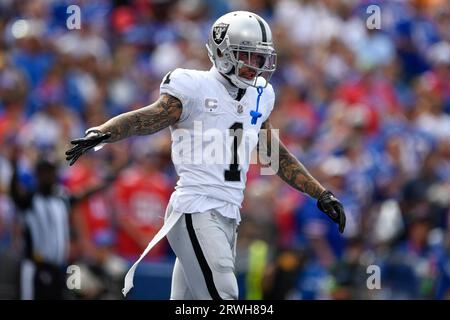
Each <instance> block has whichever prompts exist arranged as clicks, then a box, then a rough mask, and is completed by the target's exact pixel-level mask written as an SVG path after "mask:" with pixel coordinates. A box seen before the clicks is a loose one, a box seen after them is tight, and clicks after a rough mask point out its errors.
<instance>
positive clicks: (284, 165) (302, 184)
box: [261, 121, 325, 199]
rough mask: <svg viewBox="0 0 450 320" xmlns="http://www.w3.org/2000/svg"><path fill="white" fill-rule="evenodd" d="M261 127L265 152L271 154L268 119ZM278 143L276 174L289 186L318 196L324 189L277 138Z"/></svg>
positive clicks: (315, 196) (270, 127)
mask: <svg viewBox="0 0 450 320" xmlns="http://www.w3.org/2000/svg"><path fill="white" fill-rule="evenodd" d="M261 128H262V129H266V130H267V142H266V143H265V148H266V149H267V151H266V153H267V155H268V156H270V154H271V148H270V141H271V129H272V126H271V124H270V123H269V121H265V122H264V123H263V124H262V126H261ZM278 143H279V163H280V165H279V170H278V172H277V175H278V176H279V177H280V178H281V179H283V181H285V182H286V183H287V184H289V185H290V186H291V187H293V188H295V189H297V190H299V191H301V192H304V193H306V194H308V195H310V196H311V197H313V198H316V199H317V198H318V197H319V196H320V194H321V193H322V192H323V191H325V188H324V187H323V186H322V185H321V184H320V183H319V182H318V181H317V180H316V179H315V178H314V177H313V176H311V174H310V173H309V172H308V170H307V169H306V168H305V166H304V165H303V164H302V163H301V162H300V161H299V160H298V159H297V158H296V157H295V156H294V155H292V153H290V152H289V150H287V148H286V146H285V145H284V144H283V143H282V142H281V141H280V140H278Z"/></svg>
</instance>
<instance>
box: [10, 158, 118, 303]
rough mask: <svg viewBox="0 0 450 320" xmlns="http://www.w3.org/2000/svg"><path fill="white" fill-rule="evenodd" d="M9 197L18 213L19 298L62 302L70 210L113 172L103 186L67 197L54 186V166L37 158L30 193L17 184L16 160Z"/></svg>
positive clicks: (64, 287)
mask: <svg viewBox="0 0 450 320" xmlns="http://www.w3.org/2000/svg"><path fill="white" fill-rule="evenodd" d="M12 163H13V165H14V173H13V176H12V179H11V189H10V193H11V197H12V199H13V200H14V203H15V205H16V207H17V209H18V210H19V211H20V212H21V213H22V218H23V226H24V242H25V257H24V260H23V262H22V265H21V277H20V282H21V283H20V292H21V299H25V300H30V299H52V300H53V299H63V298H64V292H65V289H66V284H65V276H66V267H67V259H68V253H69V243H70V239H69V213H70V209H71V207H72V206H73V205H74V204H75V203H76V202H79V201H81V200H83V199H85V198H87V197H88V196H90V195H92V194H93V193H95V192H98V191H101V190H103V189H105V188H106V187H107V186H108V185H109V183H110V182H111V181H112V180H113V179H114V178H115V177H116V175H117V173H115V174H114V175H111V176H110V177H108V178H107V179H106V180H105V182H104V183H102V184H101V185H99V186H96V187H95V188H93V189H90V190H88V191H86V192H84V193H83V194H80V195H68V194H67V193H65V192H64V191H63V189H62V188H61V187H60V186H59V185H58V183H57V166H56V164H55V163H54V162H52V161H50V160H46V159H40V160H39V161H38V162H37V163H36V166H35V175H36V180H37V186H36V190H35V191H34V192H30V191H28V190H26V189H25V188H24V187H23V186H22V185H21V184H20V182H19V177H18V172H17V171H18V170H17V165H16V164H17V158H16V159H13V161H12Z"/></svg>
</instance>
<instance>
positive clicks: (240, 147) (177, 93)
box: [160, 67, 275, 222]
mask: <svg viewBox="0 0 450 320" xmlns="http://www.w3.org/2000/svg"><path fill="white" fill-rule="evenodd" d="M220 77H222V76H221V75H220V74H218V71H217V70H216V69H215V68H214V67H213V68H212V69H211V70H209V71H198V70H187V69H175V70H174V71H172V72H170V73H168V74H167V75H166V77H165V78H164V79H163V81H162V83H161V87H160V92H161V93H167V94H170V95H172V96H174V97H176V98H178V99H179V100H180V101H181V103H182V106H183V111H182V114H181V117H180V119H179V121H178V122H177V123H176V124H175V125H173V126H171V127H170V130H171V135H172V160H173V162H174V166H175V169H176V172H177V174H178V176H179V180H178V182H177V185H176V187H175V189H176V191H175V192H174V194H173V195H172V198H173V197H175V198H173V199H172V205H173V206H174V209H175V210H178V211H181V212H189V213H195V212H204V211H206V210H210V209H217V210H218V211H219V212H220V213H221V214H222V215H224V216H227V217H229V218H234V219H236V220H238V222H239V220H240V214H239V208H240V207H241V204H242V200H243V197H244V188H245V183H246V178H247V171H248V168H249V164H250V154H251V151H252V150H253V149H255V147H256V145H257V143H258V134H259V131H260V128H261V125H262V123H263V122H264V121H266V120H267V118H268V117H269V115H270V113H271V111H272V109H273V106H274V100H275V95H274V91H273V88H272V86H271V85H270V84H269V85H268V86H267V87H266V88H264V90H263V93H262V95H261V97H260V102H259V109H258V111H259V112H261V113H262V116H261V117H260V118H259V119H258V121H257V123H256V125H253V124H251V118H252V117H251V116H250V111H251V110H255V108H256V101H257V96H258V93H257V90H256V88H253V87H249V88H247V90H246V91H245V94H244V95H243V96H242V98H241V99H240V100H239V101H237V100H235V99H233V98H232V97H231V96H230V94H229V92H228V91H227V89H226V87H225V86H224V84H223V83H222V82H221V81H220V80H221V78H220ZM240 129H241V130H242V131H241V133H242V134H241V135H240V134H239V130H240ZM236 150H237V152H235V151H236Z"/></svg>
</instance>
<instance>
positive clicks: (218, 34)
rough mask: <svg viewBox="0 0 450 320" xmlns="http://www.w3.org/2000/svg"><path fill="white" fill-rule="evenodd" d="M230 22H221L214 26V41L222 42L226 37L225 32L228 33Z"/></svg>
mask: <svg viewBox="0 0 450 320" xmlns="http://www.w3.org/2000/svg"><path fill="white" fill-rule="evenodd" d="M228 26H229V24H227V23H219V24H217V25H216V26H214V29H213V34H214V42H215V43H217V44H221V43H222V41H223V39H224V38H225V34H226V33H227V30H228Z"/></svg>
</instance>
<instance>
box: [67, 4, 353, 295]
mask: <svg viewBox="0 0 450 320" xmlns="http://www.w3.org/2000/svg"><path fill="white" fill-rule="evenodd" d="M206 47H207V51H208V55H209V58H210V60H211V62H212V64H213V66H212V67H211V69H210V70H208V71H199V70H186V69H175V70H173V71H172V72H169V73H168V74H167V75H166V76H165V77H164V79H163V80H162V83H161V86H160V97H159V99H158V100H157V101H156V102H154V103H153V104H151V105H149V106H146V107H143V108H141V109H138V110H134V111H131V112H127V113H124V114H121V115H119V116H116V117H114V118H112V119H110V120H109V121H107V122H106V123H104V124H102V125H99V126H97V127H94V128H90V129H88V130H87V131H86V136H85V137H84V138H81V139H77V140H74V141H72V144H73V145H74V147H73V148H72V149H70V150H68V151H67V152H66V155H67V160H68V161H70V165H72V164H73V163H75V161H76V160H77V159H78V158H79V157H80V156H81V155H82V154H83V153H85V152H87V151H88V150H90V149H91V148H94V147H96V146H97V148H98V145H99V144H103V143H112V142H115V141H118V140H121V139H125V138H127V137H130V136H132V135H146V134H152V133H155V132H157V131H160V130H162V129H164V128H166V127H169V128H170V130H171V134H172V158H173V159H174V157H175V154H177V155H178V153H179V152H178V151H179V150H184V151H185V150H190V152H182V153H183V154H182V155H181V156H179V155H178V156H179V158H177V161H174V165H175V169H176V171H177V173H178V175H179V180H178V182H177V185H176V188H175V191H174V192H173V194H172V196H171V199H170V201H169V204H168V206H167V210H166V219H165V224H164V226H163V228H162V229H161V230H160V232H159V233H158V234H157V235H156V236H155V238H154V239H153V240H152V241H151V242H150V244H149V246H148V247H147V249H146V250H145V251H144V253H143V255H142V256H141V258H142V257H143V256H145V254H146V253H147V252H148V251H149V250H150V249H151V248H152V247H153V246H154V245H155V243H156V242H157V241H159V239H161V238H162V237H163V236H165V235H167V239H168V241H169V243H170V245H171V247H172V249H173V251H174V252H175V254H176V256H177V259H176V261H175V266H174V270H173V277H172V288H171V299H217V300H219V299H237V298H238V286H237V281H236V277H235V274H234V264H235V263H234V262H235V249H236V248H235V246H236V235H237V233H236V228H237V225H238V224H239V221H240V211H239V209H240V207H241V203H242V200H243V191H244V188H245V181H246V173H247V170H248V168H249V158H248V157H240V156H239V152H238V151H237V150H238V148H239V146H240V144H241V143H243V142H242V140H243V139H242V133H246V132H253V133H255V134H256V137H258V134H259V133H260V130H261V129H265V130H267V134H266V138H265V139H261V138H260V140H266V141H259V143H260V145H261V146H264V152H266V154H267V155H270V154H271V153H272V151H273V149H272V147H271V146H272V144H273V143H268V142H269V141H274V140H273V138H275V141H276V142H277V143H278V148H277V150H278V160H279V161H278V163H279V167H278V169H277V172H276V173H277V175H278V176H279V177H280V178H281V179H283V180H284V181H285V182H287V183H288V184H289V185H290V186H292V187H293V188H295V189H297V190H298V191H300V192H304V193H306V194H308V195H309V196H311V197H313V198H315V199H317V205H318V207H319V209H320V210H322V211H323V212H324V213H325V214H327V215H328V216H329V217H330V218H331V219H332V220H333V221H334V222H335V223H337V225H338V228H339V231H340V232H341V233H342V232H343V231H344V227H345V213H344V210H343V206H342V204H341V202H340V201H339V200H338V199H337V198H336V197H335V196H334V195H333V193H332V192H331V191H329V190H326V189H325V188H324V187H323V186H322V185H321V184H320V183H319V182H318V181H317V180H316V179H315V178H314V177H312V176H311V174H310V173H309V172H308V170H307V169H306V168H305V167H304V166H303V165H302V164H301V163H300V162H299V160H297V159H296V158H295V157H294V156H293V155H292V154H291V153H290V152H289V151H288V150H287V149H286V147H285V146H284V145H283V144H282V143H281V142H279V141H278V138H277V137H276V136H275V137H274V134H272V131H271V130H272V126H271V125H270V121H269V115H270V113H271V111H272V109H273V106H274V101H275V93H274V90H273V89H272V86H271V85H270V83H269V80H270V76H271V75H272V73H273V72H274V71H275V69H276V52H275V49H274V46H273V42H272V33H271V30H270V27H269V25H268V24H267V22H266V21H264V20H263V19H262V18H261V17H260V16H258V15H256V14H254V13H251V12H247V11H236V12H230V13H228V14H225V15H224V16H222V17H220V18H219V19H218V20H217V21H216V22H215V23H214V24H213V26H212V27H211V30H210V33H209V38H208V43H207V45H206ZM255 105H256V108H255ZM207 130H220V132H222V133H223V135H224V136H225V138H226V137H229V136H232V139H231V144H230V145H229V144H228V143H224V141H226V139H225V140H224V139H215V140H214V139H212V140H213V141H207V139H203V140H201V143H196V138H198V136H199V135H202V134H204V133H205V132H207ZM238 131H240V133H241V134H237V133H236V132H238ZM180 132H182V133H183V134H180ZM180 137H182V139H180ZM217 143H221V144H222V145H221V146H220V147H223V149H224V150H228V149H230V153H227V154H228V155H231V156H230V157H227V161H222V163H217V162H214V163H204V161H202V158H200V160H199V159H198V158H197V159H196V160H195V159H194V161H186V160H189V159H188V158H189V157H190V156H191V155H192V153H193V154H194V158H195V154H196V153H197V152H200V153H201V150H204V149H205V148H207V147H208V146H209V145H210V144H217ZM245 143H247V144H248V147H249V148H250V150H251V149H254V148H255V147H256V146H257V144H258V139H248V141H245ZM217 150H219V149H216V151H217ZM180 159H181V160H180ZM139 261H140V260H138V261H137V262H136V263H135V264H134V265H133V267H132V268H131V269H130V271H129V273H128V274H127V276H126V277H125V288H124V294H125V295H126V293H127V292H128V290H129V289H131V287H132V286H133V284H132V279H133V274H134V270H135V268H136V266H137V263H138V262H139Z"/></svg>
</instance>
